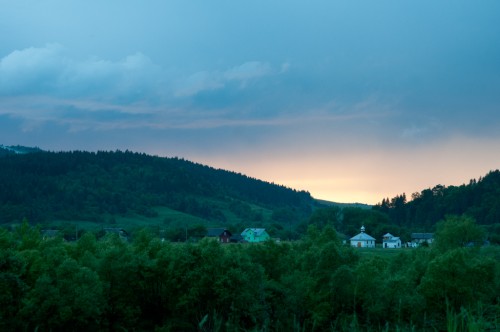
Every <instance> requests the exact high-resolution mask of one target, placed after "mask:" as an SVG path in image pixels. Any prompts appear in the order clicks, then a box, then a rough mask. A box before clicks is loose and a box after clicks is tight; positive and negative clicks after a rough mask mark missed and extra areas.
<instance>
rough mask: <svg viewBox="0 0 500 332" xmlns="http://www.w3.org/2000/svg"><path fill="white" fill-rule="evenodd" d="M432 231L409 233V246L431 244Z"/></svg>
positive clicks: (432, 239)
mask: <svg viewBox="0 0 500 332" xmlns="http://www.w3.org/2000/svg"><path fill="white" fill-rule="evenodd" d="M433 241H434V233H411V243H410V245H411V247H412V248H416V247H419V246H421V245H422V244H424V243H427V244H432V242H433Z"/></svg>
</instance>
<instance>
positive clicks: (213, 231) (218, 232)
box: [207, 228, 232, 243]
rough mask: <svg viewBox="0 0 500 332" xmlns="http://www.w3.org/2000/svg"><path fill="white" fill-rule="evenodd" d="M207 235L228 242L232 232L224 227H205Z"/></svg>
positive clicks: (221, 241)
mask: <svg viewBox="0 0 500 332" xmlns="http://www.w3.org/2000/svg"><path fill="white" fill-rule="evenodd" d="M207 237H208V238H214V239H217V241H219V242H220V243H229V242H231V237H232V234H231V232H230V231H228V230H227V229H225V228H209V229H207Z"/></svg>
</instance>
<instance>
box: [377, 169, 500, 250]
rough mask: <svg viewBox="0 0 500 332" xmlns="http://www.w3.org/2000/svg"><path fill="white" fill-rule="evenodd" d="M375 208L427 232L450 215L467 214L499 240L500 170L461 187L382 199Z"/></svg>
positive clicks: (399, 222) (410, 227) (406, 225)
mask: <svg viewBox="0 0 500 332" xmlns="http://www.w3.org/2000/svg"><path fill="white" fill-rule="evenodd" d="M373 210H375V211H379V212H382V213H384V214H386V215H387V216H388V217H389V219H390V221H391V223H392V224H393V225H397V226H399V227H402V228H404V229H407V230H414V231H427V232H431V231H434V230H435V225H436V224H437V223H438V222H439V221H441V220H444V219H445V217H446V216H447V215H456V216H461V215H467V216H469V217H471V218H473V219H474V220H475V221H476V222H477V224H478V225H482V226H483V227H484V228H485V229H486V231H487V233H488V234H489V235H491V238H490V240H492V241H493V242H495V243H500V238H498V234H500V233H499V232H498V228H499V226H500V225H499V223H500V171H499V170H495V171H491V172H490V173H488V174H487V175H486V176H485V177H483V178H479V180H471V181H470V182H469V184H463V185H461V186H449V187H445V186H442V185H437V186H435V187H434V188H432V189H425V190H423V191H422V192H417V193H414V194H412V197H411V200H410V201H407V198H406V195H405V194H402V195H400V196H396V197H394V198H392V199H388V198H387V199H383V200H382V202H381V203H379V204H377V205H375V206H374V207H373Z"/></svg>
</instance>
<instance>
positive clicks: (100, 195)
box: [0, 151, 313, 223]
mask: <svg viewBox="0 0 500 332" xmlns="http://www.w3.org/2000/svg"><path fill="white" fill-rule="evenodd" d="M210 199H217V200H225V201H227V202H228V204H229V203H230V202H240V201H243V202H246V203H241V204H240V205H239V206H238V203H233V205H232V209H233V210H234V212H235V213H236V214H239V215H248V214H251V211H250V212H249V211H248V204H249V203H251V204H258V205H260V206H264V207H267V208H269V209H271V210H274V209H280V208H293V211H294V217H295V218H299V217H300V218H303V217H305V216H308V215H309V213H310V209H311V205H312V203H313V200H312V198H311V196H310V194H309V193H307V192H303V191H301V192H299V191H295V190H292V189H289V188H286V187H284V186H279V185H275V184H271V183H268V182H264V181H260V180H257V179H254V178H250V177H247V176H245V175H242V174H238V173H234V172H229V171H225V170H221V169H214V168H211V167H208V166H204V165H201V164H196V163H193V162H190V161H187V160H184V159H179V158H160V157H154V156H149V155H146V154H139V153H132V152H128V151H127V152H121V151H116V152H97V153H91V152H81V151H73V152H59V153H52V152H36V153H29V154H11V153H7V154H6V155H4V156H3V157H2V158H0V223H6V222H12V221H20V220H22V218H24V217H26V218H28V219H29V220H30V221H31V222H40V221H44V220H47V219H50V218H53V219H62V220H90V221H97V222H101V221H102V216H103V215H105V214H107V215H114V214H125V213H136V214H140V215H144V216H154V214H155V212H154V210H153V209H152V208H153V207H155V206H166V207H169V208H172V209H175V210H178V211H182V212H186V213H189V214H192V215H195V216H199V217H202V218H204V219H207V220H213V221H224V218H225V216H224V213H223V211H221V209H220V208H219V207H218V206H216V205H214V204H211V203H210ZM251 218H252V219H254V220H255V219H257V220H258V219H259V218H262V217H261V216H259V215H258V214H257V215H256V214H255V213H254V214H253V215H251Z"/></svg>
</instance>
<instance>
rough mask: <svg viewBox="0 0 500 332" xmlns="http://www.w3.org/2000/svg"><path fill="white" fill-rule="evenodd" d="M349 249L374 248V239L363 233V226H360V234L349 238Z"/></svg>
mask: <svg viewBox="0 0 500 332" xmlns="http://www.w3.org/2000/svg"><path fill="white" fill-rule="evenodd" d="M350 241H351V247H357V248H375V238H373V237H371V236H370V235H368V234H366V233H365V226H361V233H359V234H358V235H356V236H353V237H351V239H350Z"/></svg>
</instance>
